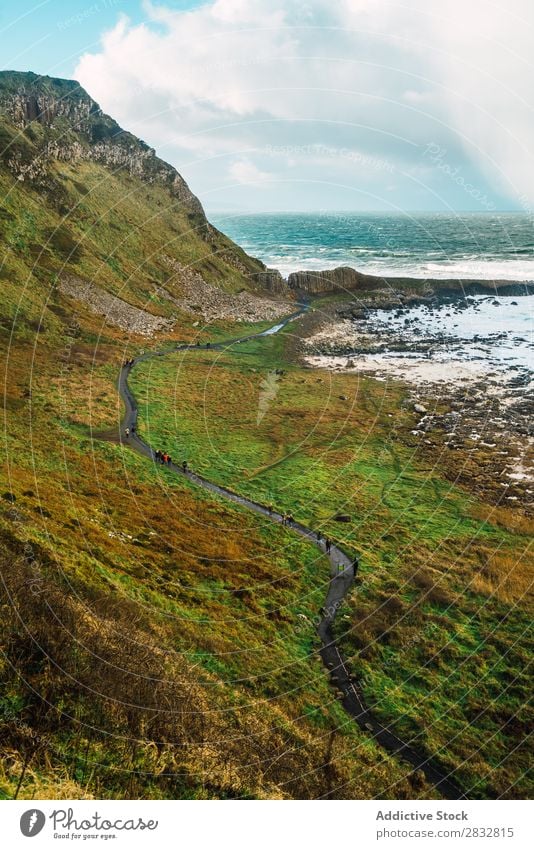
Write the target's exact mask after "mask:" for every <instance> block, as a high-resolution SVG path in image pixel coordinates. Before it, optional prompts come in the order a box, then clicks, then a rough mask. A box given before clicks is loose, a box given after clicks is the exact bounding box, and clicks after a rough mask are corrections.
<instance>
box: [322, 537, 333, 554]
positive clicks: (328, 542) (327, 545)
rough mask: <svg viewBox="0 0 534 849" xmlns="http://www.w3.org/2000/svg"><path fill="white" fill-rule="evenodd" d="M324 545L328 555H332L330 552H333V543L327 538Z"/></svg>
mask: <svg viewBox="0 0 534 849" xmlns="http://www.w3.org/2000/svg"><path fill="white" fill-rule="evenodd" d="M324 544H325V548H326V553H327V554H330V552H331V551H332V543H331V541H330V540H329V539H328V538H327V539H325V541H324Z"/></svg>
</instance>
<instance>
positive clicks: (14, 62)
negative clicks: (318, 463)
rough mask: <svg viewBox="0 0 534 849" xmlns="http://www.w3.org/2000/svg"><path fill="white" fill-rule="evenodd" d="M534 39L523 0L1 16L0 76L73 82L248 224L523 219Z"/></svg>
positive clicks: (315, 1) (79, 9)
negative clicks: (294, 216)
mask: <svg viewBox="0 0 534 849" xmlns="http://www.w3.org/2000/svg"><path fill="white" fill-rule="evenodd" d="M459 21H461V26H459ZM533 26H534V15H533V12H532V11H531V9H530V7H529V3H528V2H526V0H511V2H509V3H507V5H506V7H505V6H504V5H503V7H502V9H501V8H499V7H498V6H496V5H495V4H487V3H486V2H485V0H470V2H469V4H466V3H465V2H464V0H450V2H449V3H448V4H447V5H446V6H445V4H443V3H442V2H441V0H440V2H438V0H411V5H410V6H407V5H406V4H404V3H401V2H399V3H395V2H394V0H336V3H335V4H333V3H332V2H331V0H211V2H206V3H204V4H199V3H194V2H187V0H184V2H180V0H161V2H153V3H150V2H144V3H142V2H138V0H94V2H92V0H69V2H68V3H65V2H64V0H62V1H61V2H60V0H40V2H39V0H37V2H28V0H21V2H14V0H3V1H2V4H1V6H0V40H1V43H0V46H1V48H2V57H3V60H2V61H3V67H4V68H6V69H16V70H33V71H35V72H37V73H42V74H50V75H51V76H63V77H74V78H76V79H78V80H79V81H80V82H81V83H82V85H83V86H84V87H85V88H86V89H87V90H88V91H89V93H90V94H91V95H92V96H93V97H94V98H95V99H96V100H97V101H98V102H99V103H100V105H101V106H102V108H103V109H104V110H105V111H106V112H109V113H110V114H111V115H113V117H114V118H116V119H117V120H118V121H119V123H121V124H122V126H124V127H125V128H127V129H129V130H131V131H132V132H134V133H136V134H137V135H139V136H141V137H142V138H144V139H145V140H146V141H147V142H148V143H149V144H151V145H152V146H154V147H155V148H156V150H157V151H158V153H159V154H160V155H161V156H162V157H163V158H164V159H167V160H168V161H170V162H172V164H173V165H175V166H176V167H177V168H178V170H179V171H180V172H181V173H182V174H183V175H184V177H185V178H186V179H187V180H188V182H189V183H190V185H191V187H192V189H193V190H194V191H195V192H196V193H197V194H198V195H199V197H200V198H201V200H202V201H203V203H204V205H205V206H206V208H207V209H208V210H240V211H247V212H252V211H260V212H261V211H267V210H273V211H278V210H321V211H327V210H341V209H345V210H387V211H402V210H443V211H450V210H459V211H464V210H477V211H494V210H509V209H519V210H528V211H530V209H531V204H532V203H533V202H534V177H533V173H532V172H533V169H532V168H531V166H530V163H531V161H532V153H533V151H532V140H533V139H534V122H533V120H532V117H531V116H532V114H533V105H534V104H533V100H532V98H533V94H532V93H533V91H534V80H533V79H532V77H533V74H532V69H531V62H530V53H531V49H530V45H531V44H532V43H533V40H534V35H533ZM512 47H513V49H512Z"/></svg>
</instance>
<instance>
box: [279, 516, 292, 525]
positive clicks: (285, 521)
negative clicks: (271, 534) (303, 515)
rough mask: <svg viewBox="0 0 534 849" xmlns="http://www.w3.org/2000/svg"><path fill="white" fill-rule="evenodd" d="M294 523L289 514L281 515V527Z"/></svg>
mask: <svg viewBox="0 0 534 849" xmlns="http://www.w3.org/2000/svg"><path fill="white" fill-rule="evenodd" d="M293 522H294V519H293V516H292V515H291V513H283V514H282V524H283V525H292V524H293Z"/></svg>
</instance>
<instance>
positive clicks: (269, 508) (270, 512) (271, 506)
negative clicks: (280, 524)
mask: <svg viewBox="0 0 534 849" xmlns="http://www.w3.org/2000/svg"><path fill="white" fill-rule="evenodd" d="M267 510H268V511H269V516H272V515H273V505H272V504H269V505H268V506H267Z"/></svg>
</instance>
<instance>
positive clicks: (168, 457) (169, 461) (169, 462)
mask: <svg viewBox="0 0 534 849" xmlns="http://www.w3.org/2000/svg"><path fill="white" fill-rule="evenodd" d="M171 463H172V459H171V455H170V454H167V465H168V466H170V465H171Z"/></svg>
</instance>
